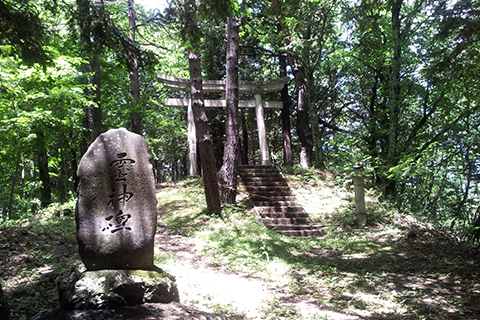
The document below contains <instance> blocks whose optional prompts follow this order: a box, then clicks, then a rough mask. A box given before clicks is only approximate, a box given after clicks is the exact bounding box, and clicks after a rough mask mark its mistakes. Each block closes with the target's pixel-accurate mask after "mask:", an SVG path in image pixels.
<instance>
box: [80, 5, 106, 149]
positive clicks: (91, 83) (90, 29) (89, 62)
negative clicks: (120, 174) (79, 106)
mask: <svg viewBox="0 0 480 320" xmlns="http://www.w3.org/2000/svg"><path fill="white" fill-rule="evenodd" d="M76 4H77V23H78V25H79V29H80V48H81V49H80V50H81V54H82V56H83V57H84V59H85V63H83V65H82V82H83V84H84V85H85V89H84V92H85V95H86V96H87V97H88V98H89V102H88V103H86V105H85V106H84V112H85V116H84V120H83V126H84V128H85V131H84V140H83V141H82V154H83V153H84V152H86V151H87V146H88V144H89V143H91V142H93V140H95V139H96V137H97V136H99V135H100V134H101V133H102V108H101V92H102V91H101V75H100V73H101V66H100V63H101V61H100V53H101V51H102V42H103V37H104V34H103V31H104V28H103V21H104V19H103V14H104V4H103V1H102V0H95V3H94V6H93V7H92V5H91V2H90V1H89V0H76Z"/></svg>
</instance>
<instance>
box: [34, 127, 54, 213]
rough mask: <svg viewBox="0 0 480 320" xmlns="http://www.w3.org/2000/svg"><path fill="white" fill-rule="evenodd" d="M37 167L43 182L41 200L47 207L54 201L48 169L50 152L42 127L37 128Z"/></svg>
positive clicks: (43, 205)
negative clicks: (48, 151) (48, 152)
mask: <svg viewBox="0 0 480 320" xmlns="http://www.w3.org/2000/svg"><path fill="white" fill-rule="evenodd" d="M35 131H36V134H37V142H36V147H37V150H36V152H37V168H38V172H39V174H40V181H41V182H42V188H41V189H40V202H41V203H42V207H43V208H45V207H47V206H48V205H49V204H50V203H52V188H51V185H50V172H49V170H48V154H47V147H46V142H45V135H44V133H43V131H42V129H41V128H37V129H36V130H35Z"/></svg>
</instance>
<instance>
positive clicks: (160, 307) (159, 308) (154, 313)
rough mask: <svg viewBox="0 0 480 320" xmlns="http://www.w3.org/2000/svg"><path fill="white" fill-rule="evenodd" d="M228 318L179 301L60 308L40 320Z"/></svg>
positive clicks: (205, 319) (210, 319)
mask: <svg viewBox="0 0 480 320" xmlns="http://www.w3.org/2000/svg"><path fill="white" fill-rule="evenodd" d="M79 319H81V320H145V319H148V320H160V319H161V320H227V319H228V318H227V317H226V316H224V315H220V314H214V313H207V312H204V311H201V310H198V309H197V308H194V307H191V306H186V305H184V304H181V303H178V302H171V303H167V304H164V303H146V304H142V305H137V306H132V307H122V308H118V309H102V310H63V309H58V310H55V311H52V312H49V313H47V314H45V315H44V316H42V317H41V318H40V320H79Z"/></svg>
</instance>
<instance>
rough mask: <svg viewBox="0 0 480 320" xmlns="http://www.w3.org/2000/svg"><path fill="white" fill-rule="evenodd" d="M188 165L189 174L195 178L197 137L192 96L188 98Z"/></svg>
mask: <svg viewBox="0 0 480 320" xmlns="http://www.w3.org/2000/svg"><path fill="white" fill-rule="evenodd" d="M188 98H189V99H188V109H187V117H188V125H187V131H188V163H189V166H190V168H189V174H190V176H191V177H194V176H196V175H197V174H198V172H197V137H196V133H195V118H194V117H193V110H192V99H190V94H189V97H188Z"/></svg>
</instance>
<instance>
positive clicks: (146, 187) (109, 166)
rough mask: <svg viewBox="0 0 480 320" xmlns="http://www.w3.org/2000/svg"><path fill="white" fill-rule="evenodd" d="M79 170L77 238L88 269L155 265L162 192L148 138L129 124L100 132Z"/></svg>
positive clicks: (138, 267) (145, 267)
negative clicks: (158, 193) (159, 194)
mask: <svg viewBox="0 0 480 320" xmlns="http://www.w3.org/2000/svg"><path fill="white" fill-rule="evenodd" d="M77 175H78V177H79V179H80V181H79V189H78V191H79V192H78V202H77V208H76V213H75V220H76V223H77V241H78V244H79V250H80V257H81V258H82V261H83V263H84V264H85V266H86V267H87V269H88V270H99V269H151V268H153V250H154V237H155V230H156V224H157V198H156V191H155V181H154V177H153V171H152V165H151V163H150V153H149V151H148V147H147V142H146V141H145V139H143V138H142V137H141V136H140V135H138V134H134V133H131V132H129V131H128V130H126V129H116V130H109V131H107V132H106V133H103V134H101V135H100V136H99V137H98V138H97V139H96V140H95V141H94V142H93V143H92V144H91V145H90V147H89V148H88V150H87V152H86V153H85V155H84V156H83V158H82V160H81V161H80V165H79V167H78V172H77Z"/></svg>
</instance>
